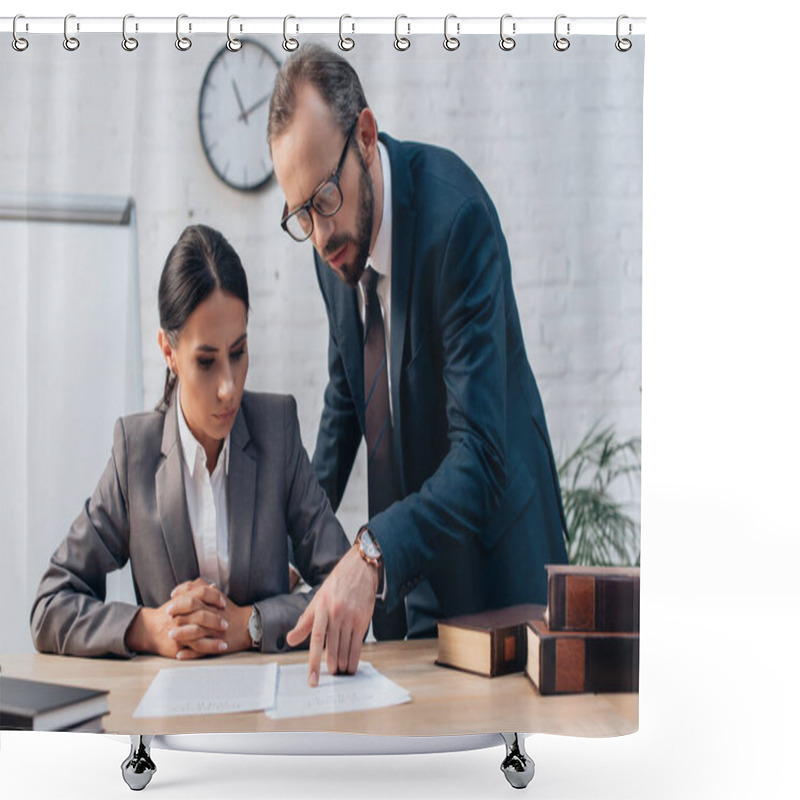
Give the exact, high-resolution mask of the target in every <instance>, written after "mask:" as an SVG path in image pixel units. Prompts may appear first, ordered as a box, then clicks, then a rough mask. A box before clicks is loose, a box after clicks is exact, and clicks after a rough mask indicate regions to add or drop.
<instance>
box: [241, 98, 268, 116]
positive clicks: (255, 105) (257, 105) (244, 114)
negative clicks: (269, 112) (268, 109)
mask: <svg viewBox="0 0 800 800" xmlns="http://www.w3.org/2000/svg"><path fill="white" fill-rule="evenodd" d="M267 100H269V95H268V94H267V95H264V97H262V98H261V99H260V100H259V101H258V102H257V103H254V104H253V105H252V106H250V108H248V109H247V111H242V113H241V114H240V115H239V119H245V120H246V119H247V118H248V117H249V116H250V115H251V114H252V113H253V112H254V111H255V110H256V109H257V108H259V107H261V106H263V105H264V103H266V102H267Z"/></svg>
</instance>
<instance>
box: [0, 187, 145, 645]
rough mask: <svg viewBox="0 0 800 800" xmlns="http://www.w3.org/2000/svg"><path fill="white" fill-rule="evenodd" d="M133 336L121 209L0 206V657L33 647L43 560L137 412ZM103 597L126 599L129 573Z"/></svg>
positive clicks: (75, 201)
mask: <svg viewBox="0 0 800 800" xmlns="http://www.w3.org/2000/svg"><path fill="white" fill-rule="evenodd" d="M117 207H118V208H120V209H124V213H122V214H118V215H115V214H114V213H109V212H113V211H114V209H115V208H117ZM140 330H141V326H140V319H139V288H138V266H137V255H136V223H135V212H134V211H133V204H132V202H131V201H129V200H128V199H127V198H123V199H119V198H111V199H109V198H105V199H103V198H88V199H87V198H44V199H42V198H36V199H33V198H28V199H27V200H26V199H22V200H20V199H18V198H16V199H14V200H13V201H9V199H8V198H3V203H2V207H1V208H0V454H1V455H0V486H1V489H0V579H1V581H0V583H1V586H2V588H1V589H0V600H2V602H0V650H2V652H6V653H8V652H30V651H32V650H33V644H32V642H31V637H30V632H29V629H28V617H29V609H30V608H31V605H32V603H33V599H34V596H35V592H36V588H37V586H38V584H39V580H40V579H41V577H42V574H43V573H44V570H45V569H46V566H47V563H48V560H49V558H50V555H51V554H52V552H53V551H54V550H55V548H56V547H57V546H58V544H59V543H60V541H61V540H62V539H63V538H64V536H65V535H66V533H67V531H68V530H69V526H70V524H71V523H72V521H73V520H74V519H75V517H76V516H77V515H78V513H79V512H80V510H81V508H82V506H83V503H84V502H85V500H86V498H87V497H88V496H89V495H90V494H91V493H92V492H93V490H94V487H95V485H96V483H97V480H98V479H99V477H100V474H101V473H102V471H103V469H104V467H105V465H106V463H107V461H108V458H109V456H110V453H111V442H112V433H113V427H114V421H115V420H116V418H117V417H119V416H121V415H123V414H128V413H131V412H134V411H139V410H141V409H142V357H141V333H140ZM108 590H109V591H108V597H109V598H110V599H116V600H127V601H129V602H133V600H134V595H133V585H132V581H131V578H130V573H129V569H126V570H125V571H124V572H120V573H118V574H117V575H115V576H114V577H113V578H110V580H109V583H108Z"/></svg>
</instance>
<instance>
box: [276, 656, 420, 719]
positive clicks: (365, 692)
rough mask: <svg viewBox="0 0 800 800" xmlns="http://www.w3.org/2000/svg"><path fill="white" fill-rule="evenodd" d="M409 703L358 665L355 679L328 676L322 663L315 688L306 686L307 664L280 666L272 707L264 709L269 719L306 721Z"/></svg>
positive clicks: (389, 684)
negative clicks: (295, 718) (347, 712)
mask: <svg viewBox="0 0 800 800" xmlns="http://www.w3.org/2000/svg"><path fill="white" fill-rule="evenodd" d="M410 701H411V695H410V694H409V693H408V692H407V691H406V690H405V689H403V687H402V686H398V685H397V684H396V683H394V682H393V681H390V680H389V679H388V678H387V677H386V676H385V675H381V673H380V672H378V670H376V669H375V668H374V667H373V666H372V664H370V663H368V662H366V661H362V662H361V663H360V664H359V665H358V671H357V672H356V674H355V675H331V674H330V673H329V672H328V670H327V669H326V667H325V663H324V662H323V663H322V665H321V668H320V676H319V686H317V687H315V688H313V689H312V688H311V687H310V686H309V685H308V664H307V663H303V664H292V665H291V666H282V667H281V668H280V671H279V673H278V693H277V697H276V700H275V706H274V708H272V709H267V716H268V717H270V718H271V719H288V718H289V717H308V716H312V715H314V714H333V713H337V714H338V713H342V712H344V711H364V710H366V709H370V708H385V707H386V706H396V705H400V704H401V703H408V702H410Z"/></svg>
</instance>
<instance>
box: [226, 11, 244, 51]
mask: <svg viewBox="0 0 800 800" xmlns="http://www.w3.org/2000/svg"><path fill="white" fill-rule="evenodd" d="M235 19H239V17H237V16H236V14H231V15H230V16H229V17H228V41H227V43H226V45H225V47H227V48H228V50H230V51H231V53H238V52H239V50H241V49H242V40H241V39H237V38H236V37H235V36H231V22H233V20H235Z"/></svg>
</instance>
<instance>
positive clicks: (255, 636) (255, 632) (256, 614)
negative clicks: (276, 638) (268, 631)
mask: <svg viewBox="0 0 800 800" xmlns="http://www.w3.org/2000/svg"><path fill="white" fill-rule="evenodd" d="M247 632H248V633H249V634H250V641H251V642H252V647H253V649H255V650H260V649H261V637H262V636H263V635H264V627H263V625H262V623H261V612H260V611H259V610H258V606H255V605H254V606H253V610H252V611H251V612H250V621H249V622H248V623H247Z"/></svg>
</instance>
